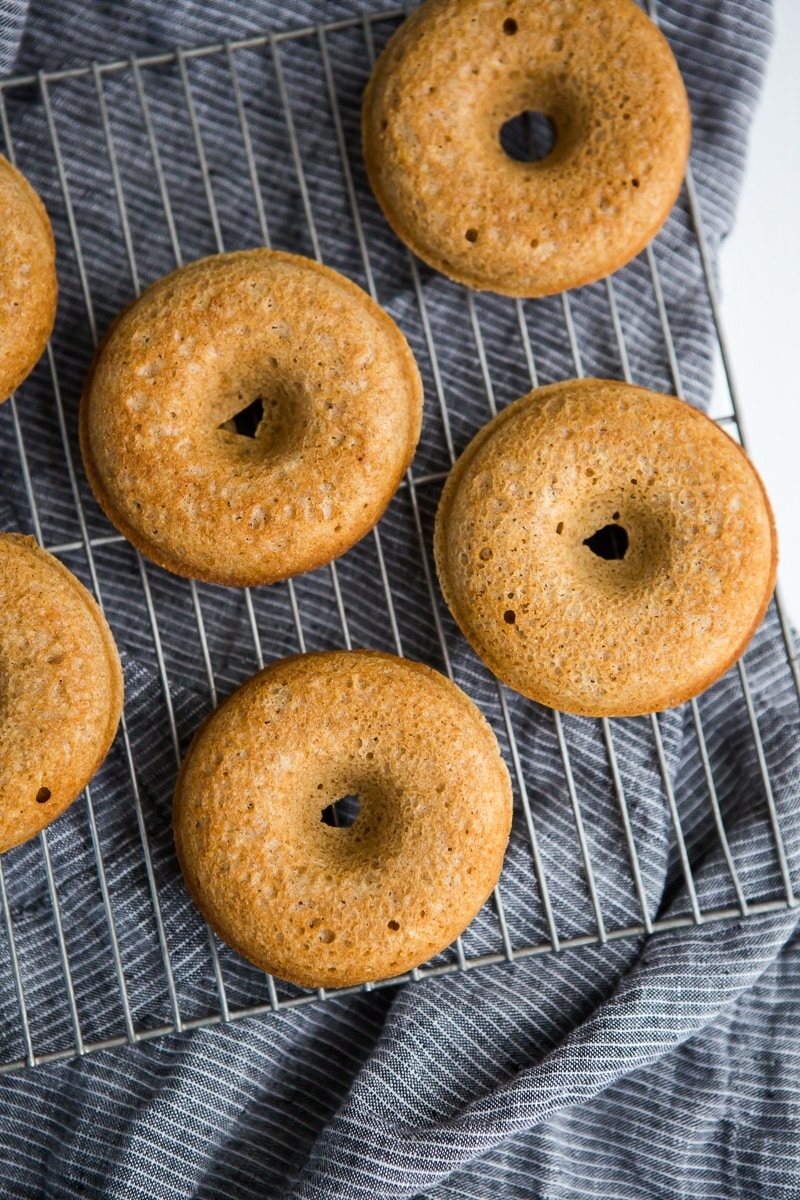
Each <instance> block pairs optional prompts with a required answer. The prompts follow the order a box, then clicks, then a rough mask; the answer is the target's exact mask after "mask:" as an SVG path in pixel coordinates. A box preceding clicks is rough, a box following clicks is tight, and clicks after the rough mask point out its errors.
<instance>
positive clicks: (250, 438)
mask: <svg viewBox="0 0 800 1200" xmlns="http://www.w3.org/2000/svg"><path fill="white" fill-rule="evenodd" d="M277 368H278V364H277V360H275V359H272V361H271V362H268V366H267V369H266V370H264V369H263V366H262V365H261V364H260V363H259V364H258V365H257V366H255V368H250V369H247V368H244V369H242V368H239V369H238V370H237V371H236V372H235V373H233V372H231V373H229V372H227V371H224V372H223V371H221V372H220V373H219V375H218V377H217V379H216V386H214V385H212V386H210V387H209V389H208V392H209V397H210V399H209V400H208V401H207V402H206V403H207V405H208V409H209V418H210V423H211V425H212V429H213V431H214V433H215V435H216V437H217V439H218V441H219V443H220V448H221V449H223V450H224V452H225V453H226V454H231V453H233V454H234V455H236V456H239V457H243V458H247V459H264V458H267V457H269V458H273V457H274V458H279V457H281V456H284V455H287V454H291V453H292V452H293V451H295V450H296V449H297V448H298V447H299V446H300V445H301V443H302V442H303V439H304V436H305V434H306V432H307V430H308V428H309V426H310V424H311V422H312V419H313V417H312V411H313V410H312V401H311V398H310V397H309V395H308V393H307V390H306V387H305V386H304V385H303V384H302V383H301V382H300V381H299V380H295V379H293V378H292V377H291V374H290V373H287V375H286V376H284V377H283V378H281V379H280V380H279V379H278V370H277Z"/></svg>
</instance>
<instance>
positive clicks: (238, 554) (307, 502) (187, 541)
mask: <svg viewBox="0 0 800 1200" xmlns="http://www.w3.org/2000/svg"><path fill="white" fill-rule="evenodd" d="M421 420H422V383H421V380H420V376H419V371H418V370H417V365H416V362H415V360H414V356H413V355H412V353H411V350H410V349H409V347H408V343H407V342H406V340H405V338H404V337H403V335H402V333H401V332H400V330H399V329H398V327H397V326H396V325H395V323H394V321H392V319H391V317H389V316H388V315H387V313H385V312H384V311H383V309H381V308H380V307H379V306H378V305H377V304H375V302H374V301H373V300H371V299H370V297H369V296H368V295H367V294H366V293H365V292H363V291H362V290H361V288H359V287H357V286H356V285H355V284H354V283H351V281H350V280H349V279H346V278H345V277H344V276H342V275H340V274H338V273H337V272H336V271H332V270H330V269H329V268H328V267H324V266H322V265H320V264H319V263H316V262H312V261H311V260H309V259H307V258H301V257H299V256H298V255H293V254H283V253H279V252H276V251H269V250H263V249H260V250H247V251H241V252H238V253H234V254H223V255H217V256H215V257H211V258H205V259H201V260H199V261H198V262H195V263H191V264H190V265H188V266H186V267H183V268H181V269H180V270H178V271H176V272H174V273H173V274H172V275H168V276H167V277H166V278H164V279H161V280H159V281H158V282H157V283H154V284H153V285H152V286H151V287H149V288H148V289H147V290H146V291H145V292H144V293H143V294H142V296H141V297H140V298H139V299H138V300H136V301H135V302H134V303H133V304H132V305H131V306H130V307H129V308H127V309H126V310H125V311H124V312H123V313H122V314H121V315H120V316H119V317H118V318H117V319H116V321H115V322H114V323H113V324H112V326H111V328H110V329H109V331H108V333H107V334H106V336H105V338H104V340H103V342H102V343H101V345H100V347H99V349H98V352H97V354H96V356H95V359H94V363H93V364H92V368H91V370H90V372H89V376H88V379H87V381H86V385H85V388H84V393H83V397H82V400H81V410H80V437H81V451H82V454H83V461H84V466H85V468H86V473H87V475H88V477H89V482H90V484H91V485H92V489H93V491H94V493H95V495H96V497H97V499H98V501H99V503H100V505H101V507H102V508H103V509H104V511H105V513H106V515H107V516H108V517H109V519H110V520H111V521H112V522H113V523H114V525H116V527H117V528H118V529H119V530H120V532H121V533H123V534H124V535H125V537H126V538H128V540H129V541H130V542H132V543H133V545H134V546H136V547H137V548H138V549H139V550H141V552H142V553H143V554H145V555H147V557H148V558H151V559H152V560H153V561H154V562H156V563H158V564H159V566H162V567H165V568H166V569H167V570H169V571H174V572H175V573H176V574H178V575H186V576H189V577H192V578H195V579H204V580H207V581H208V582H209V583H222V584H229V585H231V586H239V587H244V586H248V585H256V584H267V583H275V582H276V581H277V580H280V579H286V578H288V577H290V576H292V575H298V574H300V573H301V572H303V571H310V570H313V569H314V568H315V567H320V566H323V565H324V564H325V563H328V562H330V561H331V560H332V559H334V558H336V557H337V556H338V555H340V554H343V553H344V552H345V550H348V549H349V548H350V547H351V546H352V545H353V543H354V542H356V541H358V540H359V538H361V537H363V536H364V534H365V533H367V532H368V531H369V530H370V529H371V528H372V526H373V525H374V524H375V523H376V521H377V520H378V519H379V518H380V517H381V515H382V514H383V512H384V510H385V508H386V506H387V505H388V504H389V501H390V500H391V498H392V496H393V495H394V492H395V490H396V488H397V485H398V484H399V482H400V480H401V479H402V477H403V474H404V473H405V470H406V468H407V467H408V465H409V463H410V461H411V458H412V456H413V454H414V449H415V447H416V444H417V439H418V437H419V431H420V424H421Z"/></svg>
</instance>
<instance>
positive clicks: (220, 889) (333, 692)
mask: <svg viewBox="0 0 800 1200" xmlns="http://www.w3.org/2000/svg"><path fill="white" fill-rule="evenodd" d="M346 795H357V796H358V797H359V800H360V809H359V813H358V816H357V818H356V821H355V823H354V824H353V825H352V826H350V827H349V828H333V827H331V826H330V825H327V824H325V823H324V822H323V821H322V820H321V816H322V812H323V811H324V810H325V809H326V807H328V806H329V805H331V804H334V803H336V802H337V801H338V800H339V799H341V798H342V797H344V796H346ZM510 827H511V784H510V780H509V777H508V771H507V770H506V766H505V764H504V762H503V760H502V758H501V757H500V752H499V749H498V746H497V741H496V739H495V736H494V734H493V733H492V730H491V729H490V727H489V725H488V724H487V722H486V721H485V719H484V718H483V716H482V715H481V714H480V712H479V711H478V709H477V708H476V707H475V705H474V704H473V703H472V701H471V700H469V699H468V697H467V696H465V695H464V693H463V692H462V691H461V690H460V689H459V688H457V687H456V686H455V684H452V683H450V682H449V680H447V679H445V678H444V677H443V676H442V675H439V674H438V673H437V672H436V671H432V670H430V668H429V667H424V666H422V665H421V664H419V663H414V662H409V661H407V660H405V659H399V658H393V657H392V656H391V655H388V654H380V653H378V652H377V651H372V650H362V651H333V652H329V653H321V654H306V655H299V656H297V657H294V658H287V659H283V660H282V661H280V662H275V663H273V664H272V665H271V666H269V667H267V668H266V670H264V671H261V672H260V673H259V674H258V675H255V676H254V677H253V678H252V679H251V680H249V681H248V682H247V683H246V684H245V685H244V686H243V687H241V688H239V690H238V691H237V692H234V694H233V695H232V696H231V697H230V698H229V699H228V700H226V701H225V703H224V704H222V705H221V707H220V708H218V709H217V711H216V712H215V713H214V714H213V715H212V716H211V717H210V718H209V719H208V720H207V721H206V722H205V724H204V725H202V726H201V727H200V729H199V731H198V732H197V734H196V735H195V738H194V741H193V742H192V744H191V746H190V747H189V752H188V754H187V755H186V758H185V759H184V762H183V766H182V767H181V771H180V775H179V777H178V784H177V787H176V790H175V801H174V830H175V844H176V847H177V851H178V858H179V860H180V864H181V867H182V869H183V874H184V878H185V879H186V883H187V886H188V888H189V891H190V892H191V894H192V896H193V898H194V900H195V903H196V904H197V906H198V908H199V909H200V911H201V912H202V914H203V916H204V917H205V918H206V920H207V921H208V922H209V923H210V924H211V926H212V927H213V928H214V929H215V930H216V932H217V933H218V934H219V936H220V937H221V938H223V939H224V940H225V941H226V942H227V943H228V944H229V945H231V946H233V947H234V949H235V950H238V952H239V953H240V954H242V955H244V957H245V958H248V959H249V960H250V961H251V962H253V963H255V964H256V966H259V967H262V968H263V969H264V970H265V971H270V972H272V973H273V974H275V975H278V976H280V977H281V978H282V979H288V980H291V981H293V982H295V983H299V984H303V985H305V986H307V987H320V986H322V987H327V986H331V987H332V986H345V985H349V984H356V983H362V982H364V981H366V980H371V979H382V978H388V977H391V976H394V975H400V974H402V973H403V972H404V971H407V970H409V969H410V968H412V967H415V966H417V965H419V963H421V962H424V961H425V960H426V959H428V958H430V957H431V956H432V955H434V954H436V953H437V952H438V951H440V950H442V949H444V947H445V946H447V945H449V944H450V942H452V941H453V939H454V938H455V937H457V935H458V934H460V933H461V932H462V930H463V929H465V928H466V926H467V925H468V924H469V922H470V921H471V920H472V918H473V917H474V916H475V914H476V913H477V912H478V910H479V909H480V908H481V906H482V905H483V903H484V902H485V900H486V899H487V897H488V896H489V895H490V893H491V891H492V889H493V888H494V885H495V884H496V882H497V879H498V876H499V874H500V868H501V866H502V862H503V853H504V851H505V847H506V843H507V841H508V835H509V830H510Z"/></svg>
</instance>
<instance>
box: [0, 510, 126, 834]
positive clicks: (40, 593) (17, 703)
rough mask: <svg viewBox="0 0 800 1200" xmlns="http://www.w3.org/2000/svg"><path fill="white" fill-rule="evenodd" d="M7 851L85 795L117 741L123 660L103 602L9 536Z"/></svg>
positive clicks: (5, 601)
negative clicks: (115, 739) (82, 793)
mask: <svg viewBox="0 0 800 1200" xmlns="http://www.w3.org/2000/svg"><path fill="white" fill-rule="evenodd" d="M0 613H2V614H3V619H2V621H0V853H4V852H5V851H6V850H10V849H11V848H12V847H13V846H17V845H19V844H20V843H21V842H25V841H27V840H28V839H29V838H32V837H34V835H35V834H37V833H39V832H40V831H41V830H42V829H44V828H45V826H47V825H49V824H50V822H51V821H53V820H55V818H56V817H58V816H60V814H61V813H63V812H64V811H65V809H67V808H68V807H69V805H70V804H72V802H73V801H74V800H75V799H76V798H77V797H78V796H79V795H80V793H81V792H82V791H83V789H84V787H85V786H86V784H87V783H88V782H89V780H90V779H91V778H92V776H93V775H94V773H95V772H96V770H97V769H98V767H99V766H100V764H101V762H102V761H103V759H104V758H105V756H106V753H107V752H108V749H109V747H110V745H111V743H112V741H113V740H114V734H115V733H116V729H117V725H118V723H119V718H120V713H121V711H122V693H123V684H122V669H121V666H120V661H119V655H118V653H117V648H116V645H115V644H114V639H113V637H112V634H111V631H110V629H109V628H108V625H107V624H106V621H105V618H104V617H103V615H102V613H101V612H100V609H99V608H98V606H97V604H96V602H95V601H94V599H93V598H92V596H90V595H89V593H88V592H87V591H86V589H85V588H84V586H83V584H81V583H80V582H79V581H78V580H77V579H76V578H75V577H74V575H72V574H71V573H70V572H69V571H68V570H67V569H66V567H64V566H63V565H62V564H61V563H60V562H58V560H57V559H55V558H53V557H52V556H51V555H50V554H48V553H47V552H46V551H44V550H42V549H40V547H39V546H38V544H37V543H36V541H35V539H34V538H31V537H25V536H23V535H21V534H0Z"/></svg>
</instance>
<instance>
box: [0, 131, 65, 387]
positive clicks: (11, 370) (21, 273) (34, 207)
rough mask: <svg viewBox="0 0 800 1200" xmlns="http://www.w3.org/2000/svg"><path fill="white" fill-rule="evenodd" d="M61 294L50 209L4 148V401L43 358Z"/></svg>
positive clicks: (0, 266) (0, 312) (0, 168)
mask: <svg viewBox="0 0 800 1200" xmlns="http://www.w3.org/2000/svg"><path fill="white" fill-rule="evenodd" d="M57 300H58V281H57V279H56V246H55V242H54V241H53V231H52V229H51V228H50V221H49V219H48V216H47V212H46V210H45V207H44V205H43V204H42V202H41V200H40V199H39V197H38V196H37V195H36V192H35V191H34V190H33V188H32V187H31V185H30V184H29V183H28V181H27V179H26V178H25V176H24V175H21V174H20V172H19V171H18V170H17V169H16V168H15V167H12V165H11V163H10V162H8V160H7V159H5V158H3V156H2V154H0V402H2V401H3V400H7V399H8V397H9V396H10V395H11V393H12V392H14V391H16V389H17V388H18V387H19V385H20V384H21V383H22V381H23V379H25V378H26V377H27V376H28V375H29V374H30V372H31V371H32V370H33V368H34V367H35V366H36V363H37V362H38V361H39V359H40V358H41V355H42V351H43V350H44V348H45V346H46V345H47V339H48V338H49V337H50V334H51V332H52V330H53V322H54V321H55V319H56V302H57Z"/></svg>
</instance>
